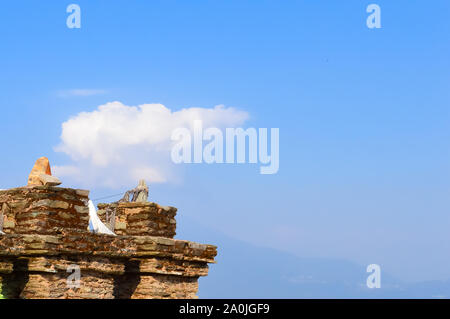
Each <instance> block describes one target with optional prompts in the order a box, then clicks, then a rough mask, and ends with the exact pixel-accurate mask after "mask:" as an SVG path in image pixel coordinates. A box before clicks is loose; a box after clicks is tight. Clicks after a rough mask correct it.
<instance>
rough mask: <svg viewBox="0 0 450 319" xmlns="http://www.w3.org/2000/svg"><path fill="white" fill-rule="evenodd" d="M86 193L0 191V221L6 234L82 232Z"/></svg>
mask: <svg viewBox="0 0 450 319" xmlns="http://www.w3.org/2000/svg"><path fill="white" fill-rule="evenodd" d="M88 196H89V191H86V190H79V189H70V188H60V187H45V186H34V187H21V188H13V189H10V190H6V191H0V208H1V211H0V219H1V220H3V232H5V233H7V234H57V233H60V232H61V231H62V230H64V229H65V230H70V229H78V230H86V228H87V227H88V223H89V209H88V207H87V201H88Z"/></svg>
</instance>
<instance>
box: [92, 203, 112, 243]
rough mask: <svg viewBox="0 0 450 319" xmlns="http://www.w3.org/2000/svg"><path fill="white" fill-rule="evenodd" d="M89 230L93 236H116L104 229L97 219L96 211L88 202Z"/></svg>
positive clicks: (103, 225)
mask: <svg viewBox="0 0 450 319" xmlns="http://www.w3.org/2000/svg"><path fill="white" fill-rule="evenodd" d="M89 230H90V231H91V232H93V233H94V234H108V235H113V236H117V235H116V234H114V233H113V232H112V231H111V230H110V229H109V228H108V227H106V226H105V224H103V223H102V221H101V220H100V218H98V215H97V210H96V209H95V206H94V203H93V202H92V201H91V200H89Z"/></svg>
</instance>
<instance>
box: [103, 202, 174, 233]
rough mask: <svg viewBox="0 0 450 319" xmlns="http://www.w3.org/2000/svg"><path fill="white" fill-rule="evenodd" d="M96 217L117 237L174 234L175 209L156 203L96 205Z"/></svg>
mask: <svg viewBox="0 0 450 319" xmlns="http://www.w3.org/2000/svg"><path fill="white" fill-rule="evenodd" d="M98 209H99V210H98V217H99V218H100V220H101V221H102V222H103V223H104V224H105V225H107V226H108V227H109V229H111V230H112V231H114V232H115V233H116V234H118V235H131V236H145V235H146V236H163V237H168V238H173V237H174V236H175V234H176V227H177V223H176V221H175V215H176V213H177V209H176V208H175V207H170V206H160V205H158V204H156V203H138V202H131V203H113V204H98Z"/></svg>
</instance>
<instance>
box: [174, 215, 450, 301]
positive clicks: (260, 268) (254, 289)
mask: <svg viewBox="0 0 450 319" xmlns="http://www.w3.org/2000/svg"><path fill="white" fill-rule="evenodd" d="M177 229H178V236H177V238H183V239H187V240H194V241H199V242H202V243H211V244H215V245H217V246H218V252H219V254H218V256H217V258H216V259H217V264H213V265H211V266H210V273H209V275H208V277H204V278H201V279H200V281H199V284H200V287H199V293H198V295H199V297H200V298H449V297H450V280H447V281H426V282H419V283H405V282H402V281H400V280H397V279H396V278H394V277H393V276H391V275H389V274H387V273H385V272H382V276H381V283H382V285H381V288H380V289H369V288H367V286H366V279H367V276H368V275H369V274H368V273H367V272H366V269H365V267H364V266H361V265H358V264H356V263H353V262H350V261H346V260H339V259H333V258H329V259H328V258H302V257H298V256H295V255H292V254H289V253H286V252H282V251H278V250H275V249H271V248H264V247H257V246H253V245H251V244H248V243H245V242H242V241H239V240H235V239H232V238H229V237H227V236H225V235H223V234H220V233H217V232H213V231H210V230H208V229H205V228H204V227H201V226H199V224H198V223H196V222H195V221H194V220H192V219H189V218H186V217H183V219H182V223H181V225H179V227H177Z"/></svg>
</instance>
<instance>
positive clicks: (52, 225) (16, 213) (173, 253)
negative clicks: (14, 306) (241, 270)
mask: <svg viewBox="0 0 450 319" xmlns="http://www.w3.org/2000/svg"><path fill="white" fill-rule="evenodd" d="M87 200H88V192H87V191H83V190H74V189H68V188H59V187H48V186H35V187H24V188H16V189H11V190H7V191H0V207H1V213H0V219H3V221H4V228H3V230H4V232H5V233H6V235H0V282H1V294H3V296H4V297H6V298H196V293H197V289H198V278H199V277H200V276H206V275H207V274H208V263H214V262H215V261H214V258H215V256H216V254H217V249H216V247H215V246H212V245H204V244H198V243H194V242H190V241H185V240H177V239H173V238H168V237H173V235H174V234H175V227H174V226H170V227H173V228H170V229H171V231H169V230H168V229H169V227H167V226H166V227H163V226H164V225H174V223H170V220H172V219H173V220H174V217H175V213H176V209H175V208H172V207H168V208H166V207H163V206H159V205H158V204H154V203H143V204H140V205H138V204H137V203H126V204H125V205H124V204H119V206H120V209H119V210H118V213H117V216H116V217H117V220H116V224H115V226H116V229H115V231H116V233H118V234H119V236H111V235H103V234H93V233H90V232H88V231H87V227H88V221H89V210H88V208H87ZM122 209H123V210H122ZM99 215H101V214H99ZM117 221H119V222H123V223H124V224H125V226H126V227H124V228H122V229H121V228H120V227H119V228H117V224H118V223H117ZM158 223H161V224H163V225H162V226H158V227H156V226H155V224H158ZM164 223H166V224H164ZM119 225H120V224H119ZM119 231H120V232H119ZM158 231H159V232H158ZM131 234H138V236H136V235H131ZM153 234H166V235H167V236H166V237H161V236H150V235H153ZM71 265H76V266H77V267H79V269H80V273H81V280H80V281H81V282H80V285H79V287H78V288H70V287H69V286H68V284H67V279H68V276H69V275H70V273H68V272H67V270H68V269H69V266H71Z"/></svg>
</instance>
